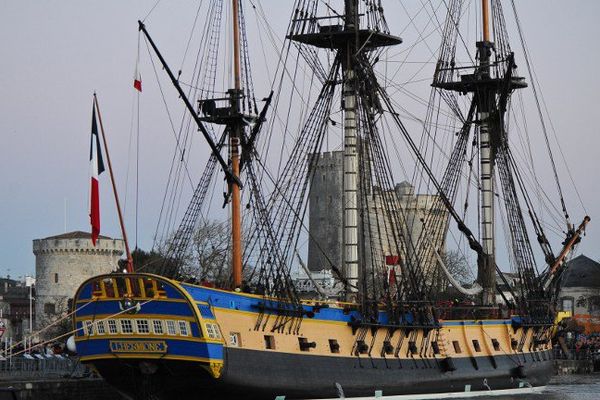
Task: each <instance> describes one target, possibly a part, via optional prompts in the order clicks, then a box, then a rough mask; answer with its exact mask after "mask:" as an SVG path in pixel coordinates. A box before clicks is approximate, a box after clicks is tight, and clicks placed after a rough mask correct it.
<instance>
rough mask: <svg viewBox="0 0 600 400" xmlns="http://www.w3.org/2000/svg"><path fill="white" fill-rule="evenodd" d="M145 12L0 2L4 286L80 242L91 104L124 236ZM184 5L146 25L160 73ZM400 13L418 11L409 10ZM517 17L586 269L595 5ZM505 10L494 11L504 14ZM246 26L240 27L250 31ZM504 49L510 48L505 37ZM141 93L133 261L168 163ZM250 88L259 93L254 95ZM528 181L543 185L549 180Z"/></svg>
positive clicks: (175, 53)
mask: <svg viewBox="0 0 600 400" xmlns="http://www.w3.org/2000/svg"><path fill="white" fill-rule="evenodd" d="M256 1H258V0H256ZM398 2H399V0H387V1H384V5H388V4H389V8H390V9H391V10H392V11H393V10H396V9H398V10H400V8H399V7H398V4H397V3H398ZM261 3H262V4H263V6H264V7H265V10H266V11H267V12H268V13H269V15H270V18H271V19H272V25H273V29H275V30H276V31H277V32H278V34H279V35H281V36H283V35H284V30H285V26H286V25H287V18H288V16H289V13H290V10H289V8H290V6H291V4H292V1H281V0H262V1H261ZM152 4H154V1H123V0H119V1H117V0H103V1H81V0H60V1H50V0H49V1H28V0H15V1H8V0H0V137H1V138H2V142H1V144H0V275H2V276H4V275H6V274H7V273H9V270H10V275H11V276H19V275H25V274H32V273H33V272H34V268H35V260H34V256H33V254H32V240H33V239H36V238H43V237H47V236H51V235H55V234H60V233H62V232H63V231H64V228H65V216H66V229H67V231H72V230H89V220H88V204H87V201H88V185H89V170H88V151H89V148H88V146H89V130H90V113H91V101H92V93H93V92H94V91H97V92H98V94H99V96H100V101H101V106H102V112H103V117H104V122H105V125H106V128H107V133H108V135H109V142H110V143H109V145H110V147H111V155H112V157H113V159H114V164H115V168H116V172H117V178H118V180H119V185H120V187H121V190H122V197H123V198H124V201H125V202H126V203H127V209H126V217H127V222H128V225H129V227H130V235H132V233H131V230H132V229H133V227H132V225H133V220H134V213H133V211H134V210H133V207H132V196H131V194H132V192H133V190H134V188H133V185H132V183H133V182H134V179H133V178H132V176H131V174H132V173H131V171H133V169H132V166H131V162H132V160H131V157H129V156H128V155H129V154H131V153H130V149H129V137H130V123H131V118H132V105H133V104H134V103H133V96H134V92H133V89H132V87H131V86H132V77H133V72H134V68H135V60H136V51H137V38H138V36H137V22H136V21H137V20H138V19H140V18H143V17H144V16H145V15H146V14H147V13H148V11H149V10H150V8H151V7H152ZM196 4H197V2H196V1H189V0H185V1H184V0H181V1H166V0H163V2H162V3H160V4H159V6H158V7H157V9H156V10H154V11H153V13H152V15H151V16H150V17H149V19H148V21H147V22H148V26H149V29H150V30H151V32H152V34H153V36H154V37H155V38H156V40H157V41H159V42H160V44H161V49H162V50H163V52H164V53H165V54H166V55H167V56H168V57H170V59H171V60H181V57H182V53H183V51H184V47H185V38H186V37H187V36H186V35H187V34H189V29H190V26H191V24H192V22H193V18H194V14H195V9H196V7H197V6H196ZM405 4H406V7H407V8H410V7H413V9H416V8H415V7H418V6H419V4H420V1H419V0H412V1H406V2H405ZM517 4H518V7H519V9H520V17H521V20H522V23H523V25H524V27H525V30H526V32H525V33H526V36H527V40H528V44H529V48H530V50H531V53H532V57H533V60H534V62H535V66H536V67H535V68H536V71H537V74H538V79H539V81H540V83H541V85H542V89H543V92H544V96H545V100H546V105H547V107H548V109H549V111H550V113H551V115H552V122H553V124H554V127H555V128H556V132H557V135H558V137H559V141H560V143H561V145H562V151H563V153H564V156H565V157H566V158H567V159H568V160H569V166H570V169H571V172H572V174H573V177H574V180H575V183H576V185H577V187H578V189H579V191H580V194H581V196H582V199H583V202H584V205H585V207H586V209H587V212H588V213H589V214H590V216H591V217H592V223H591V225H590V227H589V235H588V237H587V238H586V239H585V240H584V242H583V244H582V246H581V247H580V248H579V251H580V252H583V253H585V254H587V255H589V256H591V257H592V258H594V259H597V260H598V259H600V237H599V236H598V235H600V229H598V228H596V226H599V225H600V162H599V158H598V154H600V135H599V133H600V132H598V123H597V119H598V114H599V111H598V110H599V107H598V106H599V99H598V96H599V93H600V77H599V75H598V73H597V66H598V65H599V64H600V55H599V52H598V45H597V39H598V38H599V37H600V24H598V23H597V21H598V18H599V17H600V2H598V1H596V0H587V1H584V0H578V1H572V2H565V1H559V0H527V1H519V2H517ZM509 7H510V6H509V4H508V3H506V4H505V10H508V9H509ZM190 10H191V11H190ZM407 19H408V18H407V15H406V13H401V12H400V11H398V12H397V13H392V14H391V15H390V13H389V12H388V20H391V23H390V25H391V26H392V27H393V28H397V27H402V26H404V25H405V24H407V23H408V22H407ZM252 21H253V20H251V15H250V17H249V25H251V24H252V23H254V22H252ZM403 36H408V37H405V41H406V42H409V41H410V39H411V37H410V36H411V33H410V30H407V31H406V33H404V34H403ZM512 38H513V40H514V39H516V34H513V35H512ZM146 62H147V59H146ZM141 68H142V71H143V72H144V73H146V75H145V76H148V75H150V73H151V69H150V67H149V66H148V65H145V66H144V65H142V67H141ZM144 68H145V69H144ZM266 68H267V67H266V66H265V64H264V62H263V63H262V64H261V63H257V66H256V67H255V70H254V72H255V81H260V80H261V79H262V80H263V81H266V80H267V79H265V77H266V75H267V72H265V71H266ZM271 73H272V72H271ZM147 81H148V82H147V85H148V86H147V87H148V89H147V90H146V86H145V90H144V93H143V94H142V96H141V110H142V111H141V113H140V115H141V117H142V120H141V128H142V135H144V139H145V140H143V141H142V144H141V150H140V153H141V163H142V165H141V167H140V174H141V176H140V199H141V201H140V208H139V238H138V241H139V244H140V247H142V248H149V247H150V246H151V244H152V235H153V233H154V229H155V224H156V220H157V215H158V211H159V208H160V201H161V199H162V197H161V196H162V193H163V190H164V184H165V180H166V174H167V169H168V167H169V160H170V157H171V155H172V149H173V138H172V134H171V133H170V131H169V128H168V125H167V124H168V121H167V120H166V118H165V112H164V108H163V107H162V105H161V99H160V97H159V95H158V91H157V89H156V88H153V87H152V81H151V79H149V77H148V79H147ZM144 84H145V85H146V82H145V83H144ZM257 86H258V87H268V84H267V85H264V84H263V85H261V83H260V82H259V83H258V84H257ZM166 89H167V90H172V89H171V88H166ZM417 111H418V110H417ZM538 145H539V146H542V143H539V144H538ZM201 165H202V164H201V163H199V164H198V166H199V168H200V166H201ZM128 167H129V169H128ZM558 167H559V173H561V177H562V178H563V181H564V188H565V190H566V192H567V193H566V197H567V200H568V202H569V204H570V205H571V206H572V207H570V209H571V214H572V219H573V221H576V222H578V221H580V220H581V218H582V217H583V215H584V210H583V209H582V208H581V206H580V205H579V202H578V199H577V196H575V194H574V192H573V189H572V185H570V182H569V178H568V175H567V173H566V170H565V168H564V165H563V164H562V161H559V163H558ZM540 173H541V174H545V175H546V176H549V175H548V174H549V172H548V171H542V172H540ZM127 177H129V179H128V180H127V179H126V178H127ZM107 178H108V177H107V176H104V180H103V181H102V182H101V186H102V200H101V201H102V204H103V208H102V225H103V228H102V233H103V234H106V235H109V236H114V237H118V236H120V233H119V230H118V225H117V220H116V214H115V212H114V206H113V205H112V199H111V197H110V192H109V181H108V179H107ZM126 180H127V182H128V183H129V185H128V187H127V188H125V182H126ZM553 189H554V188H553V187H550V188H549V191H552V190H553ZM126 190H127V193H125V191H126ZM65 202H66V205H67V207H66V214H65ZM557 247H558V244H556V245H555V248H557Z"/></svg>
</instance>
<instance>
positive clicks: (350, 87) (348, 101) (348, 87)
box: [342, 0, 359, 301]
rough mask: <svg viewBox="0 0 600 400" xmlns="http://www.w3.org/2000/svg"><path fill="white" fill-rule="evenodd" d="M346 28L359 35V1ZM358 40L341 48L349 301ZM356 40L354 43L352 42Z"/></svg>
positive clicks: (348, 10)
mask: <svg viewBox="0 0 600 400" xmlns="http://www.w3.org/2000/svg"><path fill="white" fill-rule="evenodd" d="M345 16H346V21H345V26H344V30H345V31H346V32H348V33H358V31H359V16H358V2H357V0H345ZM357 38H358V35H356V39H354V38H350V40H348V41H347V42H346V46H345V49H342V51H343V54H342V60H343V61H342V74H343V77H344V83H343V89H342V108H343V110H344V178H343V182H344V192H343V201H344V203H343V204H344V210H343V227H344V232H343V248H344V250H343V253H342V254H343V258H342V260H343V263H344V276H345V277H346V280H347V282H348V287H347V289H346V300H348V301H356V300H357V298H356V293H357V292H358V153H357V148H356V146H357V116H356V100H357V93H356V71H355V70H354V57H355V55H356V49H357ZM353 39H354V40H353Z"/></svg>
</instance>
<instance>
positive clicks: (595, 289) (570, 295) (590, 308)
mask: <svg viewBox="0 0 600 400" xmlns="http://www.w3.org/2000/svg"><path fill="white" fill-rule="evenodd" d="M558 309H559V310H560V311H568V312H570V313H571V315H572V316H573V319H574V320H575V321H577V323H578V324H579V325H581V326H583V327H584V329H585V332H586V333H592V332H600V263H598V262H596V261H594V260H592V259H591V258H588V257H586V256H584V255H580V256H577V257H575V258H573V259H572V260H571V261H569V262H568V264H567V268H566V270H565V272H564V273H563V275H562V277H561V281H560V294H559V304H558Z"/></svg>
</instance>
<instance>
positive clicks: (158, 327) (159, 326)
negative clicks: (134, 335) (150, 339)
mask: <svg viewBox="0 0 600 400" xmlns="http://www.w3.org/2000/svg"><path fill="white" fill-rule="evenodd" d="M152 327H153V328H154V333H155V334H157V335H162V334H163V333H165V329H164V327H163V323H162V321H161V320H160V319H155V320H153V321H152Z"/></svg>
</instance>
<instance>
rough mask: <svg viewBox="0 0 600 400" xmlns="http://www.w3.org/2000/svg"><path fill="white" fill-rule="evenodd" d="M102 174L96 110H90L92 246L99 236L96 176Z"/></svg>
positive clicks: (98, 198) (98, 196)
mask: <svg viewBox="0 0 600 400" xmlns="http://www.w3.org/2000/svg"><path fill="white" fill-rule="evenodd" d="M102 172H104V162H103V161H102V150H101V149H100V138H99V136H98V128H97V125H96V109H95V107H93V108H92V137H91V141H90V175H91V190H90V223H91V225H92V244H93V245H94V246H96V240H97V239H98V236H99V235H100V193H99V187H98V176H99V175H100V174H101V173H102Z"/></svg>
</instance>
